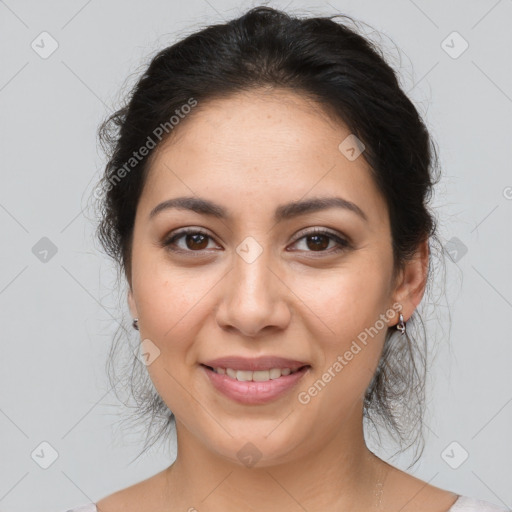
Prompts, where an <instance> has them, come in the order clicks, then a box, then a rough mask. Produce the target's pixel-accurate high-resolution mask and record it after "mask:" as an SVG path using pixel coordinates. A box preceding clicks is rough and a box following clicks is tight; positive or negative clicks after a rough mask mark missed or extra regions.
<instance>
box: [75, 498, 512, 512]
mask: <svg viewBox="0 0 512 512" xmlns="http://www.w3.org/2000/svg"><path fill="white" fill-rule="evenodd" d="M66 512H98V510H97V509H96V505H95V504H94V503H88V504H87V505H82V506H80V507H76V508H72V509H71V510H67V511H66ZM446 512H512V510H511V509H507V508H503V507H501V506H498V505H493V504H492V503H489V502H488V501H482V500H478V499H476V498H470V497H469V496H459V497H458V499H457V501H456V502H455V503H454V504H453V505H452V506H451V507H450V509H449V510H447V511H446Z"/></svg>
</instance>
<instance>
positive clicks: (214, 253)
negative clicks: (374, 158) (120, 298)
mask: <svg viewBox="0 0 512 512" xmlns="http://www.w3.org/2000/svg"><path fill="white" fill-rule="evenodd" d="M175 129H176V128H175ZM177 129H179V132H176V135H178V136H177V137H175V138H174V139H172V140H169V141H168V143H166V144H165V145H164V146H162V147H161V148H159V150H158V152H157V153H156V154H155V155H154V158H153V160H152V162H151V167H150V172H149V175H148V179H147V182H146V185H145V188H144V191H143V193H142V195H141V198H140V202H139V204H138V207H137V214H136V220H135V227H134V236H133V249H132V267H131V275H132V282H131V290H130V293H129V296H128V299H129V305H130V309H131V313H132V315H133V316H134V317H137V318H138V319H139V328H140V336H141V340H144V349H145V350H147V351H148V353H149V354H150V355H149V358H150V359H149V360H148V362H149V363H150V364H148V367H147V368H148V371H149V374H150V377H151V379H152V381H153V383H154V385H155V387H156V389H157V391H158V392H159V394H160V395H161V397H162V399H163V400H164V401H165V403H166V404H167V406H168V407H169V409H170V410H172V411H173V412H174V414H175V416H176V419H177V422H178V424H179V428H182V429H186V432H187V435H190V436H193V438H194V439H195V440H196V441H197V442H198V443H199V444H201V445H202V446H203V447H205V448H207V449H208V450H210V451H211V452H213V453H215V454H218V455H220V456H222V457H223V458H225V459H229V460H232V461H234V462H237V463H241V459H240V454H239V453H238V452H239V450H241V449H242V453H243V450H248V448H247V445H246V443H248V442H251V443H252V444H254V445H255V446H256V447H257V450H258V456H259V457H261V459H260V462H259V465H265V464H267V465H272V464H276V463H278V462H284V461H287V460H292V459H295V458H299V457H301V456H305V455H307V453H308V452H314V451H315V450H318V449H320V447H321V446H323V445H325V443H326V440H327V439H333V438H334V437H335V436H339V435H347V436H350V435H352V436H353V435H354V432H357V431H358V429H360V425H361V417H362V416H361V414H362V404H363V398H364V394H365V390H366V388H367V387H368V385H369V383H370V381H371V378H372V376H373V374H374V372H375V368H376V366H377V363H378V361H379V358H380V354H381V350H382V346H383V343H384V339H385V335H386V331H387V328H388V327H390V326H395V325H396V323H397V322H398V313H399V311H400V310H401V311H402V313H403V314H404V319H405V320H407V319H408V317H409V316H410V315H411V314H412V312H413V310H414V307H415V305H416V304H417V303H418V302H419V300H420V299H421V294H422V288H421V287H420V288H419V291H418V292H417V293H416V294H412V293H411V290H410V288H407V287H406V285H407V284H411V283H412V284H414V283H415V282H416V281H414V279H416V277H415V276H416V275H418V277H417V279H416V280H417V281H418V280H420V279H421V278H422V276H421V275H420V274H419V273H416V274H414V273H413V274H411V275H410V276H409V281H408V283H402V286H395V284H394V283H392V282H391V276H392V268H393V259H392V246H391V233H390V226H389V220H388V212H387V207H386V204H385V202H384V199H383V197H382V196H381V195H380V193H379V192H378V190H377V189H376V187H375V185H374V183H373V181H372V179H371V176H370V171H369V168H368V165H367V163H366V161H365V160H364V158H363V156H359V157H358V158H355V159H354V158H353V155H352V154H351V153H350V152H348V153H347V151H346V150H345V149H346V148H345V146H342V149H343V151H342V150H340V149H339V146H340V143H342V142H343V141H344V140H345V139H346V138H347V137H348V136H349V135H350V132H349V131H348V129H347V128H346V127H345V126H343V124H341V123H340V122H335V121H334V120H332V119H330V118H329V117H327V116H326V115H325V114H324V113H323V112H322V111H321V110H320V108H319V107H318V105H316V104H314V103H312V102H309V101H308V100H306V99H304V98H303V97H301V96H296V95H295V94H293V93H291V92H284V91H281V92H279V91H275V90H274V91H273V92H262V91H253V92H248V93H244V94H238V95H236V96H232V97H230V98H227V99H220V100H214V101H211V102H208V103H207V104H204V105H201V104H199V105H198V107H197V108H196V110H195V111H194V112H193V114H191V117H190V118H189V119H185V121H184V122H183V124H182V125H181V126H178V127H177ZM344 148H345V149H344ZM347 155H349V156H351V157H352V158H348V157H347ZM181 197H189V198H190V197H191V198H194V199H196V200H197V199H201V200H204V201H208V202H209V203H213V204H214V205H215V208H213V209H210V210H207V209H204V208H202V209H201V208H196V210H197V211H194V210H191V209H188V208H187V207H186V206H187V204H183V203H182V207H180V208H177V207H171V206H170V205H168V207H167V208H166V207H164V206H160V208H159V211H158V212H156V213H154V214H153V215H151V212H152V211H153V210H154V209H155V207H157V206H158V205H161V204H162V203H164V202H166V201H168V200H172V199H176V198H181ZM320 198H323V199H331V198H339V199H342V200H343V201H345V202H343V201H338V204H337V205H336V204H331V205H330V206H329V207H328V208H324V209H321V208H320V209H319V208H318V207H317V208H309V209H308V208H304V209H302V210H301V209H300V208H298V207H297V205H296V203H300V202H311V201H312V200H317V199H320ZM284 205H292V206H288V207H286V208H284ZM294 205H295V206H294ZM343 205H345V207H344V206H343ZM347 205H349V206H348V207H347ZM188 206H189V207H191V202H189V203H188ZM208 212H209V213H208ZM212 212H213V213H212ZM220 212H223V215H222V216H221V215H220ZM184 229H188V230H190V233H188V234H187V233H183V230H184ZM318 231H319V232H320V233H319V232H318ZM418 268H419V267H418ZM400 282H401V281H400ZM397 303H399V304H400V305H399V306H398V307H397ZM400 307H402V309H400ZM228 356H238V357H242V358H248V359H254V358H259V357H261V356H275V357H282V358H286V359H290V360H293V361H296V362H300V363H301V365H300V366H305V368H303V369H302V370H300V371H298V372H297V373H295V372H293V374H290V375H288V376H286V375H284V376H281V377H278V378H271V379H270V380H269V381H266V382H264V381H261V382H260V381H257V382H251V383H248V382H240V383H238V384H237V383H236V382H233V381H234V379H232V377H230V376H228V375H217V374H215V375H212V372H211V370H208V369H206V367H205V366H203V364H204V363H207V362H209V361H211V360H213V359H216V358H223V357H228ZM239 364H240V362H239V361H238V362H237V361H234V362H230V363H225V364H224V365H223V366H224V367H229V366H234V370H237V369H239V368H240V367H239V366H237V365H239ZM269 364H270V365H271V366H273V367H274V366H277V368H284V367H286V366H287V365H289V366H293V364H292V363H287V362H282V363H280V364H279V363H278V362H275V361H274V362H273V363H269ZM219 366H220V365H219ZM267 366H268V364H267ZM284 373H287V372H286V371H285V372H284ZM247 375H248V374H239V377H241V378H242V379H243V378H247ZM250 375H251V376H250V377H248V378H249V379H251V378H252V379H256V380H257V379H259V378H262V379H263V380H265V379H268V378H269V376H270V374H268V375H266V374H264V373H258V376H256V374H250ZM277 375H278V374H276V373H275V372H274V376H277ZM228 378H229V379H231V381H230V382H228V384H227V385H226V382H225V381H226V379H228ZM237 386H238V387H237ZM221 389H222V390H221ZM179 435H180V432H179V430H178V438H179Z"/></svg>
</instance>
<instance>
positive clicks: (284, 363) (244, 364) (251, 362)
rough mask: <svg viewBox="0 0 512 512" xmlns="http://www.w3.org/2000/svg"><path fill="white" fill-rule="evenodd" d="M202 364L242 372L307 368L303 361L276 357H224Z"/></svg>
mask: <svg viewBox="0 0 512 512" xmlns="http://www.w3.org/2000/svg"><path fill="white" fill-rule="evenodd" d="M202 364H204V365H205V366H211V367H212V368H231V369H233V370H242V371H243V370H246V371H257V370H271V369H272V368H290V370H297V369H298V368H301V367H302V366H309V365H308V363H305V362H303V361H297V360H293V359H287V358H286V357H278V356H261V357H254V358H248V357H239V356H226V357H219V358H217V359H210V360H209V361H203V362H202Z"/></svg>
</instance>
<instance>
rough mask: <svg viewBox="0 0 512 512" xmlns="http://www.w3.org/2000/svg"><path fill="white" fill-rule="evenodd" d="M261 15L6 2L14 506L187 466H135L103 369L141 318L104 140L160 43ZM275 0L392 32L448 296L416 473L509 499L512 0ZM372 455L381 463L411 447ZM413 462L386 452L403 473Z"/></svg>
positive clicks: (5, 266)
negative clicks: (421, 136)
mask: <svg viewBox="0 0 512 512" xmlns="http://www.w3.org/2000/svg"><path fill="white" fill-rule="evenodd" d="M256 5H258V4H257V3H256V2H247V1H243V2H235V1H229V0H209V1H208V0H190V1H188V2H178V1H177V0H171V1H169V0H148V1H145V2H135V1H131V2H126V1H121V0H109V1H100V0H89V1H87V0H68V1H63V0H54V1H37V2H36V1H34V0H32V1H24V2H20V1H16V0H5V1H0V39H1V45H0V53H1V66H0V109H1V115H0V141H1V148H2V151H1V157H2V160H1V173H2V174H1V176H2V186H1V188H0V225H1V228H2V241H1V251H0V258H1V261H0V263H1V265H0V317H1V333H2V334H1V336H2V357H1V363H0V365H1V371H0V389H1V392H0V393H1V394H0V434H1V435H0V465H1V466H0V510H9V511H11V512H18V511H24V512H27V511H43V510H45V511H48V512H52V511H54V512H58V511H61V510H66V509H67V508H68V507H71V506H76V505H78V504H80V503H86V502H90V501H96V500H98V499H100V498H101V497H103V496H105V495H106V494H110V493H112V492H114V491H115V490H118V489H120V488H124V487H127V486H128V485H131V484H133V483H135V482H139V481H141V480H143V479H145V478H148V477H149V476H151V475H153V474H154V473H156V472H158V471H160V470H161V469H163V468H164V467H166V466H168V465H169V464H170V463H171V462H172V460H173V457H174V454H175V440H174V439H172V438H171V439H169V441H168V443H167V445H168V448H166V447H165V445H161V444H159V445H158V448H156V449H152V450H150V451H149V453H147V454H146V455H145V456H142V457H140V458H138V459H137V460H135V461H133V459H135V457H136V455H137V454H138V452H139V450H140V449H141V446H142V437H140V436H139V437H137V435H135V434H133V432H130V431H129V429H128V430H127V429H126V428H125V429H122V428H120V426H119V425H120V424H119V420H120V419H121V417H122V416H121V412H122V409H121V408H120V407H119V406H118V405H117V404H118V401H117V399H116V397H115V395H114V393H113V391H112V389H111V388H110V385H109V383H108V381H107V377H106V372H105V361H106V358H107V355H108V352H109V349H110V345H111V337H112V335H113V333H114V330H115V328H116V327H117V320H122V319H124V320H125V321H127V320H129V315H128V310H127V307H126V305H125V300H124V294H122V295H121V297H119V295H118V293H117V292H113V287H114V285H115V270H114V268H113V266H112V264H111V263H110V261H109V260H108V259H107V257H106V256H104V255H103V254H102V253H101V252H100V251H99V245H98V244H97V243H95V242H94V241H93V231H94V226H93V224H92V221H93V218H92V215H91V212H90V211H89V210H88V209H87V204H88V203H87V198H88V196H89V195H90V194H91V192H92V188H93V185H94V183H95V182H96V180H97V178H98V176H99V173H100V172H101V171H102V169H103V165H104V163H105V161H104V157H103V155H102V153H101V151H100V150H99V148H98V145H97V139H96V130H97V127H98V125H99V123H100V122H101V121H102V120H103V119H104V118H105V117H106V115H107V114H108V113H109V112H110V111H111V110H112V109H113V108H117V107H118V106H119V101H120V99H122V97H121V96H120V91H121V88H122V87H123V86H125V85H126V84H127V83H128V84H129V85H131V84H133V80H134V79H136V78H137V77H138V76H139V74H140V72H141V71H142V69H143V68H144V66H145V65H146V64H147V63H148V61H149V58H150V57H151V56H152V55H154V54H155V53H156V52H157V51H158V50H159V49H161V48H163V47H164V46H167V45H169V44H171V43H172V42H174V41H176V40H177V39H179V38H181V37H182V36H183V35H186V34H188V33H190V32H192V31H195V30H198V29H199V28H201V27H202V26H203V25H205V24H207V23H213V22H220V21H223V20H227V19H230V18H233V17H236V16H238V15H240V14H241V13H242V12H243V11H245V10H246V9H247V8H249V7H254V6H256ZM268 5H271V6H273V7H278V8H286V9H287V10H289V11H290V12H291V13H296V14H300V15H306V14H307V13H312V14H316V15H332V14H336V13H344V14H348V15H350V16H353V17H355V18H356V19H357V20H361V21H364V22H366V23H368V24H370V25H371V26H372V27H374V28H375V29H376V30H378V31H379V32H381V33H382V34H383V36H382V37H378V36H377V39H376V40H377V41H380V42H381V43H382V45H383V46H384V48H385V50H386V53H387V55H389V59H388V62H390V63H391V65H393V67H395V69H397V68H398V69H399V70H400V75H401V82H402V85H403V87H404V89H405V91H406V92H408V94H409V96H410V97H411V99H412V100H413V102H414V103H415V105H416V106H417V108H418V109H419V111H420V113H421V115H422V116H424V118H425V120H426V123H427V126H428V127H429V129H430V130H431V133H432V136H433V137H434V139H435V140H436V142H437V143H438V144H439V148H440V159H441V165H442V170H443V178H442V181H441V183H440V185H439V186H438V188H437V191H436V194H435V198H434V206H435V209H436V212H437V215H438V217H439V220H440V225H439V227H440V235H441V239H442V242H443V245H444V249H445V251H446V271H447V277H446V289H445V290H444V289H442V290H440V291H439V293H438V294H437V295H438V296H440V297H441V298H440V299H439V301H438V304H437V305H436V307H434V308H428V312H429V317H430V318H432V321H431V320H429V318H425V317H424V319H425V320H426V321H427V329H428V331H427V332H428V335H429V343H431V345H432V348H433V349H435V359H433V360H432V361H431V368H430V370H429V375H428V386H427V406H428V409H427V414H426V417H425V435H426V448H425V452H424V454H423V457H422V459H421V461H420V462H419V463H417V464H416V465H415V466H414V467H413V468H411V469H410V472H411V473H413V474H414V475H416V476H417V477H419V478H421V479H423V480H425V481H428V482H430V483H431V484H433V485H436V486H438V487H442V488H445V489H449V490H452V491H455V492H457V493H459V494H467V495H470V496H474V497H479V498H481V499H485V500H488V501H491V502H493V503H496V504H500V505H502V506H505V505H506V506H508V507H510V506H512V470H511V466H510V461H511V459H512V445H511V441H510V432H511V431H512V429H511V426H512V384H511V376H510V375H511V373H510V365H511V362H512V337H511V335H510V325H509V322H510V319H511V318H512V286H511V284H512V264H511V261H512V258H511V254H510V253H511V235H512V221H511V219H512V169H511V166H510V161H511V158H510V157H511V147H512V144H511V143H512V141H511V119H512V68H511V64H510V62H511V61H512V55H511V53H512V52H511V48H512V32H511V31H510V20H512V2H511V1H510V0H501V1H500V0H498V1H496V0H482V1H461V0H458V1H454V2H445V1H443V0H435V1H429V2H427V1H421V0H393V1H387V2H381V1H378V0H374V1H364V2H362V1H359V2H357V1H355V0H354V1H343V0H330V1H329V2H323V1H318V2H316V3H313V2H310V3H307V2H301V1H299V0H295V1H288V0H287V1H283V2H270V3H269V4H268ZM386 36H389V37H390V38H391V40H392V41H393V42H394V43H396V45H397V46H398V48H399V50H397V49H396V48H395V46H394V45H393V44H392V42H391V41H390V40H388V39H387V37H386ZM131 75H133V77H134V78H133V79H131V81H130V79H129V80H128V81H127V80H126V79H127V77H128V76H131ZM438 277H442V276H441V275H440V274H438ZM443 287H444V285H443ZM442 293H445V296H443V295H442ZM120 301H121V305H120ZM427 306H428V305H427ZM119 308H121V309H119ZM424 311H425V312H427V309H425V310H424ZM450 322H451V324H450ZM127 325H129V324H127ZM133 334H134V335H136V333H133ZM430 340H432V342H430ZM434 340H436V341H435V343H434ZM132 434H133V435H132ZM369 444H371V440H369ZM371 448H372V449H374V450H376V451H377V453H378V454H379V455H381V456H383V457H387V456H388V455H391V454H392V453H394V452H395V450H396V447H394V446H393V445H391V444H390V445H389V446H388V445H386V444H384V445H383V446H377V445H376V444H375V443H374V444H371ZM410 457H411V456H410V454H408V453H404V454H403V455H402V456H399V457H395V458H393V459H389V460H390V462H391V463H393V464H395V465H397V466H399V467H401V468H402V469H405V468H406V467H407V466H408V464H409V462H410V460H411V458H410ZM132 461H133V462H132Z"/></svg>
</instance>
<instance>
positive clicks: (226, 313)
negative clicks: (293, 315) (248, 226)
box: [217, 236, 289, 336]
mask: <svg viewBox="0 0 512 512" xmlns="http://www.w3.org/2000/svg"><path fill="white" fill-rule="evenodd" d="M271 259H272V251H271V250H270V249H269V248H266V247H263V245H262V244H261V243H260V242H258V241H257V240H256V239H255V238H254V237H252V236H248V237H246V238H245V239H244V240H243V241H242V242H241V243H240V244H239V245H238V246H237V247H236V253H234V254H233V268H232V271H231V272H230V273H229V277H228V279H227V281H226V288H225V289H224V290H223V294H222V307H220V308H219V309H218V318H217V321H218V322H219V324H221V325H223V326H224V327H226V326H231V327H234V328H236V329H237V330H239V331H240V332H242V333H243V334H244V335H246V336H255V335H257V333H258V332H259V331H260V330H262V329H263V328H265V327H266V326H270V325H271V326H274V327H276V326H279V327H281V328H282V327H284V325H285V323H286V322H287V321H288V319H289V314H288V313H287V311H288V308H287V307H286V304H285V303H284V301H283V300H282V299H283V297H282V296H281V293H282V291H283V290H282V286H283V285H282V284H281V283H278V282H277V281H279V279H278V278H277V276H276V275H275V274H274V272H272V270H271V268H272V262H271Z"/></svg>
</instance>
